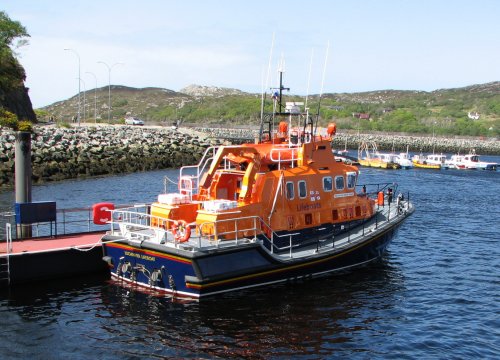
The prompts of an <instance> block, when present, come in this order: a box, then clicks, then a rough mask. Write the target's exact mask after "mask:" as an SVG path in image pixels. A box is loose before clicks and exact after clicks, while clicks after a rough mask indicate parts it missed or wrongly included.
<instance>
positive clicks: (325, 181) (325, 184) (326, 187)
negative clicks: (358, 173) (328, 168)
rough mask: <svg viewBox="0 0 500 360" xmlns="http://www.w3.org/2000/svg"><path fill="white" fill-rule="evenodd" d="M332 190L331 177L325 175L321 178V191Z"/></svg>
mask: <svg viewBox="0 0 500 360" xmlns="http://www.w3.org/2000/svg"><path fill="white" fill-rule="evenodd" d="M332 190H333V179H332V177H331V176H325V177H324V178H323V191H332Z"/></svg>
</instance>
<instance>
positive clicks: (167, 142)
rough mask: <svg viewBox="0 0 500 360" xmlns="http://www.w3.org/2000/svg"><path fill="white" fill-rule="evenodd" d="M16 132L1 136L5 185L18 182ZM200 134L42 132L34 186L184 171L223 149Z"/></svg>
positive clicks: (0, 174)
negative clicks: (207, 153)
mask: <svg viewBox="0 0 500 360" xmlns="http://www.w3.org/2000/svg"><path fill="white" fill-rule="evenodd" d="M14 141H15V136H14V133H13V132H12V131H10V130H5V129H3V130H2V132H1V136H0V186H10V185H13V183H14V156H15V154H14ZM221 144H222V140H209V139H206V138H204V137H203V136H200V135H196V134H194V133H183V132H179V131H174V130H171V129H166V128H142V127H141V128H132V127H111V126H110V127H101V128H83V127H82V128H78V129H62V128H61V129H59V128H48V127H37V128H36V129H35V132H34V133H33V135H32V154H31V161H32V166H33V182H35V183H36V182H45V181H54V180H63V179H71V178H78V177H88V176H95V175H105V174H120V173H126V172H136V171H148V170H155V169H164V168H178V167H180V166H183V165H191V164H195V163H197V162H198V161H199V159H200V158H201V156H202V155H203V153H204V151H205V149H206V148H207V147H209V146H212V145H221Z"/></svg>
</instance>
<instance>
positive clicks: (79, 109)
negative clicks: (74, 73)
mask: <svg viewBox="0 0 500 360" xmlns="http://www.w3.org/2000/svg"><path fill="white" fill-rule="evenodd" d="M64 50H67V51H71V52H73V53H74V54H75V55H76V57H77V58H78V78H77V79H78V115H77V120H78V126H80V112H81V104H80V55H78V53H77V52H76V50H73V49H68V48H66V49H64Z"/></svg>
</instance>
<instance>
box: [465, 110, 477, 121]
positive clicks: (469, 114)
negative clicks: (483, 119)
mask: <svg viewBox="0 0 500 360" xmlns="http://www.w3.org/2000/svg"><path fill="white" fill-rule="evenodd" d="M467 116H468V117H469V119H472V120H479V113H478V112H475V111H474V112H471V111H469V112H468V113H467Z"/></svg>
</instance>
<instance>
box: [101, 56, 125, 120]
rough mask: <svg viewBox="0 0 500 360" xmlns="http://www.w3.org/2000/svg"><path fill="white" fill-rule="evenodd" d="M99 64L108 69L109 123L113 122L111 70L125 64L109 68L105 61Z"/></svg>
mask: <svg viewBox="0 0 500 360" xmlns="http://www.w3.org/2000/svg"><path fill="white" fill-rule="evenodd" d="M97 63H98V64H103V65H105V66H106V67H107V68H108V123H110V122H111V69H113V67H115V66H116V65H123V63H114V64H113V65H111V66H109V65H108V64H106V63H105V62H104V61H98V62H97Z"/></svg>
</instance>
